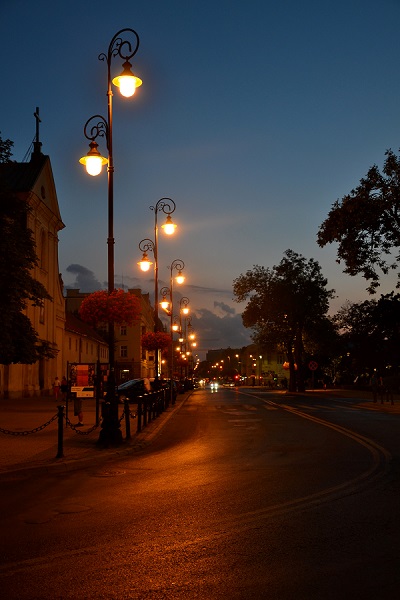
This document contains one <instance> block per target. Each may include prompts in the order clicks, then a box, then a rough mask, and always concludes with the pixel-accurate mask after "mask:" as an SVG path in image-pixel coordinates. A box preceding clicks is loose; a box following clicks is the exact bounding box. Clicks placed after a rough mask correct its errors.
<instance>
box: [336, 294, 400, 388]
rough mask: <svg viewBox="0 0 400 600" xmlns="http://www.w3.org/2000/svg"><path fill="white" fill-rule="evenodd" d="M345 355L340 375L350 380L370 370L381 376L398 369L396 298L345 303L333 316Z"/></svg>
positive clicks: (399, 329) (398, 312) (399, 299)
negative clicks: (342, 373) (345, 375)
mask: <svg viewBox="0 0 400 600" xmlns="http://www.w3.org/2000/svg"><path fill="white" fill-rule="evenodd" d="M334 321H335V323H336V325H337V326H338V327H339V328H340V331H341V335H342V339H343V342H344V344H345V348H346V352H345V353H344V356H343V360H342V365H341V368H342V371H344V372H345V373H346V372H347V373H348V374H349V378H350V379H351V380H354V378H355V377H356V376H360V375H362V374H363V373H369V374H371V373H372V371H373V370H374V369H376V370H378V371H380V372H381V373H384V372H385V371H387V370H388V369H396V370H399V369H400V295H399V294H394V293H393V292H392V293H390V294H386V295H382V296H381V297H380V298H379V299H378V300H375V299H374V300H366V301H364V302H360V303H353V302H347V303H346V304H345V305H343V306H342V308H341V309H340V310H339V311H338V312H337V314H336V315H335V316H334Z"/></svg>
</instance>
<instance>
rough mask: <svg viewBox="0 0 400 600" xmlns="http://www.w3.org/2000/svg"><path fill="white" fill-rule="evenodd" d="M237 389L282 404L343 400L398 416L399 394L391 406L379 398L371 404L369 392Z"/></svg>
mask: <svg viewBox="0 0 400 600" xmlns="http://www.w3.org/2000/svg"><path fill="white" fill-rule="evenodd" d="M239 389H250V390H254V389H256V390H259V391H260V392H265V393H268V394H276V393H279V395H280V396H281V398H282V402H285V403H286V402H290V400H291V399H300V398H302V397H308V398H309V397H310V396H311V397H313V398H318V399H319V400H321V401H323V400H328V399H331V398H335V399H336V400H343V401H348V402H349V403H350V402H351V403H352V404H353V405H355V406H356V407H357V408H363V409H365V410H372V411H376V412H385V413H390V414H397V415H400V394H394V396H393V404H391V402H390V401H389V402H387V401H386V398H384V399H383V402H382V401H381V398H379V399H378V400H377V402H376V403H374V402H373V399H372V393H371V392H370V391H369V390H355V389H339V388H329V389H326V390H323V389H320V388H318V389H313V390H312V389H307V390H306V391H305V392H288V391H287V390H282V389H270V388H268V387H266V386H257V385H256V386H242V387H241V388H239Z"/></svg>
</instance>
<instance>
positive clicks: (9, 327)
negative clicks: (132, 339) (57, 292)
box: [0, 139, 55, 365]
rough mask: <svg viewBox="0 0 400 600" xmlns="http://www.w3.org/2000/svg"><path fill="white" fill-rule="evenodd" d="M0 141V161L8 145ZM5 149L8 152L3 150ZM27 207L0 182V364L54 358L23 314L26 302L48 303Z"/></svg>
mask: <svg viewBox="0 0 400 600" xmlns="http://www.w3.org/2000/svg"><path fill="white" fill-rule="evenodd" d="M8 142H10V141H9V140H6V143H5V148H6V149H5V150H4V142H3V141H2V140H1V139H0V161H1V162H7V161H6V160H3V159H4V157H7V152H9V150H10V147H11V145H12V142H11V143H8ZM7 148H8V150H7ZM28 213H29V206H28V204H27V203H26V202H25V201H24V200H21V199H20V198H18V196H16V195H14V194H13V193H12V192H10V191H9V190H8V189H7V188H6V186H5V184H4V183H2V182H1V181H0V290H1V291H0V314H1V320H0V363H1V364H6V365H8V364H11V363H24V364H32V363H34V362H36V361H37V360H38V359H39V358H42V357H46V358H54V356H55V350H54V349H52V348H51V347H50V345H49V343H48V342H47V341H46V340H41V339H39V336H38V334H37V332H36V331H35V329H34V328H33V326H32V323H31V321H30V320H29V318H28V317H27V316H26V315H25V314H24V313H23V311H24V310H25V309H26V307H27V305H28V303H31V304H32V305H33V306H39V307H40V306H43V302H44V300H45V299H47V300H51V297H50V296H49V294H48V293H47V291H46V289H45V287H44V286H43V285H42V284H41V283H39V282H38V281H36V280H35V279H34V278H33V277H32V275H31V272H32V269H33V267H34V266H35V265H36V264H37V256H36V251H35V243H34V239H33V234H32V231H31V230H30V229H28V227H27V219H28Z"/></svg>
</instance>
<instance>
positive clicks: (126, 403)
mask: <svg viewBox="0 0 400 600" xmlns="http://www.w3.org/2000/svg"><path fill="white" fill-rule="evenodd" d="M124 413H125V432H126V436H125V439H126V440H130V439H131V421H130V418H131V415H130V411H129V401H128V399H127V398H125V400H124Z"/></svg>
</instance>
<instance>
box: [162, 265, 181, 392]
mask: <svg viewBox="0 0 400 600" xmlns="http://www.w3.org/2000/svg"><path fill="white" fill-rule="evenodd" d="M184 268H185V263H184V262H183V260H180V259H179V258H177V259H176V260H174V261H173V262H172V263H171V266H170V267H169V269H170V280H169V281H170V283H169V288H167V287H164V288H162V290H161V291H160V294H161V296H162V301H161V302H160V306H161V308H162V309H163V310H165V311H166V312H167V314H168V315H169V316H170V332H171V353H170V385H171V403H172V401H173V388H172V379H173V375H174V348H173V345H174V331H177V329H176V328H175V327H174V316H173V315H174V313H173V310H174V301H173V282H174V278H173V272H174V270H176V271H178V275H176V277H175V281H176V283H178V284H179V285H182V283H183V282H184V281H185V277H184V275H182V271H183V269H184ZM167 296H169V301H168V300H167Z"/></svg>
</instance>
